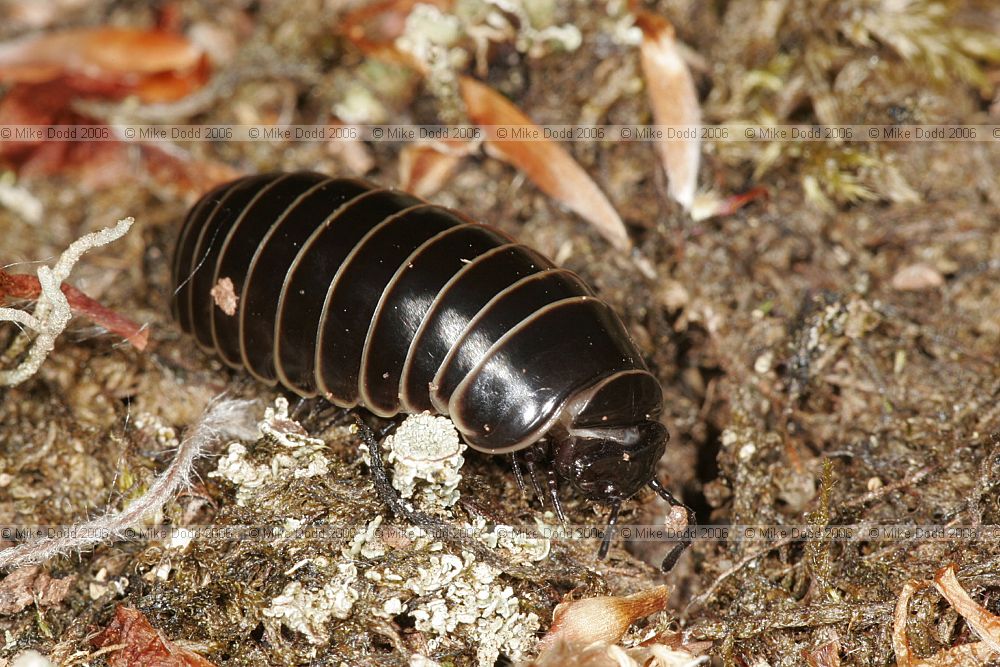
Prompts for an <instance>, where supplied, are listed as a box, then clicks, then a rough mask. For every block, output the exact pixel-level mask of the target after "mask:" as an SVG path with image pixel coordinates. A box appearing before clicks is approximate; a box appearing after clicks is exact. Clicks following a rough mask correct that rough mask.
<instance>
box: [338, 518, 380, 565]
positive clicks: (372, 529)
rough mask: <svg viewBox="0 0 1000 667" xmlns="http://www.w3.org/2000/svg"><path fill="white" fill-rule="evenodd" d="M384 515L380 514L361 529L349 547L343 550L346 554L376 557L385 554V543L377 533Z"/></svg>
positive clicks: (369, 557) (348, 555) (349, 555)
mask: <svg viewBox="0 0 1000 667" xmlns="http://www.w3.org/2000/svg"><path fill="white" fill-rule="evenodd" d="M382 520H383V517H382V515H381V514H379V515H378V516H377V517H375V518H374V519H372V520H371V521H369V522H368V525H367V526H365V529H364V530H362V531H359V532H358V533H357V534H356V535H355V536H354V538H353V539H352V540H351V544H350V546H349V547H347V548H345V549H344V550H343V552H344V556H347V557H357V556H361V557H362V558H368V559H374V558H379V557H381V556H384V555H385V545H384V544H383V543H382V540H380V539H379V538H378V535H377V534H376V533H377V531H378V528H379V526H381V525H382Z"/></svg>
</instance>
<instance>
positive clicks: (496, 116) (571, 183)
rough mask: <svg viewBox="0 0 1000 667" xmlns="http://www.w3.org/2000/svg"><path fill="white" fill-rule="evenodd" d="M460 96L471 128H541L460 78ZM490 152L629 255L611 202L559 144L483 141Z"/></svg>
mask: <svg viewBox="0 0 1000 667" xmlns="http://www.w3.org/2000/svg"><path fill="white" fill-rule="evenodd" d="M459 90H460V92H461V94H462V99H463V100H465V106H466V110H467V111H468V114H469V118H470V119H471V120H472V122H473V123H475V124H477V125H480V126H483V125H508V126H509V125H522V126H529V127H532V128H536V129H538V130H539V135H540V134H541V130H540V128H538V126H537V125H535V124H534V123H533V122H532V121H531V119H530V118H528V117H527V116H526V115H525V114H524V113H523V112H522V111H521V110H520V109H518V108H517V107H516V106H514V105H513V104H512V103H511V102H510V101H509V100H507V98H505V97H504V96H503V95H501V94H500V93H498V92H496V91H495V90H493V89H492V88H490V87H489V86H487V85H486V84H483V83H480V82H479V81H476V80H475V79H472V78H469V77H462V78H461V79H460V81H459ZM485 143H486V147H487V149H488V152H489V153H490V154H491V155H493V156H495V157H497V158H499V159H501V160H503V161H504V162H507V163H509V164H511V165H513V166H514V167H516V168H518V169H520V170H521V171H523V172H524V173H525V175H527V177H528V178H529V179H531V181H532V182H533V183H534V184H535V185H537V186H538V189H540V190H541V191H542V192H544V193H545V194H547V195H549V196H550V197H552V198H553V199H555V200H557V201H559V202H562V203H563V204H565V205H566V206H567V207H568V208H570V209H571V210H572V211H574V212H576V213H577V214H578V215H580V217H582V218H584V219H585V220H587V221H588V222H589V223H591V224H592V225H594V227H596V228H597V231H598V232H600V233H601V235H602V236H603V237H604V238H606V239H607V240H608V241H609V242H610V243H611V244H612V245H613V246H614V247H615V248H618V249H619V250H623V251H627V250H628V249H629V248H631V246H632V243H631V241H630V240H629V237H628V232H627V231H626V230H625V224H624V223H623V222H622V219H621V217H620V216H619V215H618V212H617V211H615V209H614V207H613V206H612V205H611V202H609V201H608V198H607V197H605V196H604V193H603V192H601V189H600V188H598V187H597V184H596V183H594V181H593V180H592V179H591V178H590V176H588V175H587V172H586V171H584V170H583V167H581V166H580V165H579V164H578V163H577V162H576V160H574V159H573V158H572V157H571V156H570V154H569V153H568V152H566V150H565V149H563V148H562V146H560V145H559V144H557V143H555V142H554V141H551V140H548V139H540V140H532V141H518V140H510V139H507V140H503V141H499V140H498V141H493V140H491V139H486V142H485Z"/></svg>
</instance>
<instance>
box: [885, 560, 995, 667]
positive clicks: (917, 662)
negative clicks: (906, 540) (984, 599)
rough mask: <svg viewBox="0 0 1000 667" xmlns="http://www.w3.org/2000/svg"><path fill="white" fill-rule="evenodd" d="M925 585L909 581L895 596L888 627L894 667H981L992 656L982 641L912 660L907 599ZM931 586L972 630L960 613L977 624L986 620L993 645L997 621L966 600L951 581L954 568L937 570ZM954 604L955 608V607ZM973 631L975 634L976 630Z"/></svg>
mask: <svg viewBox="0 0 1000 667" xmlns="http://www.w3.org/2000/svg"><path fill="white" fill-rule="evenodd" d="M928 585H929V582H926V581H912V580H911V581H908V582H906V584H905V585H904V586H903V590H902V591H900V593H899V599H898V600H897V601H896V610H895V612H894V613H893V624H892V650H893V652H894V653H895V654H896V667H967V666H968V665H980V664H985V663H986V661H987V660H989V659H990V657H991V656H993V655H995V653H996V651H995V650H994V649H993V647H992V646H991V645H990V643H989V642H986V641H980V642H971V643H968V644H962V645H961V646H955V647H952V648H949V649H944V650H941V651H938V652H937V653H935V654H934V655H933V656H931V657H929V658H923V659H921V658H916V657H914V656H913V654H912V652H911V651H910V640H909V637H908V636H907V633H906V621H907V619H908V617H909V613H910V598H912V597H913V594H914V593H915V592H916V591H918V590H920V589H922V588H926V587H927V586H928ZM934 585H935V586H936V587H937V589H938V590H939V591H940V592H941V594H942V595H944V597H945V598H946V599H947V600H948V601H949V602H950V603H951V604H952V606H953V607H955V610H956V611H958V612H959V613H960V614H962V616H963V617H965V619H966V621H968V622H969V625H971V626H972V627H973V628H976V626H975V625H973V623H972V621H971V620H969V617H968V616H965V613H963V611H962V610H963V609H965V610H966V611H968V612H969V613H970V614H971V615H972V616H973V617H978V620H977V622H980V621H982V620H987V625H988V626H992V630H991V631H992V632H993V633H994V634H993V635H992V638H993V640H994V641H995V638H996V636H997V635H996V634H995V633H996V627H995V624H996V622H997V617H996V616H993V615H992V614H990V613H989V612H987V611H986V610H985V609H983V608H982V607H980V606H979V605H978V604H976V603H975V602H974V601H973V600H972V599H971V598H969V596H968V593H966V592H965V590H964V589H963V588H962V587H961V585H960V584H959V583H958V580H957V579H956V578H955V570H954V566H949V567H947V568H944V569H942V570H940V571H939V572H938V573H937V575H936V576H935V582H934ZM956 601H957V602H958V603H959V604H955V603H956ZM984 614H985V616H986V617H988V618H987V619H983V618H981V617H982V616H983V615H984ZM976 630H977V631H979V629H978V628H976ZM980 635H981V636H984V637H985V636H987V634H986V633H983V632H980Z"/></svg>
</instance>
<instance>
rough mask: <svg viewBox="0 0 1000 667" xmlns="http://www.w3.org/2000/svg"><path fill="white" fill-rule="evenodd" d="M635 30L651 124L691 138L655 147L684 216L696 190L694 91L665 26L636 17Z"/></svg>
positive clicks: (698, 120)
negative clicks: (638, 33) (673, 128)
mask: <svg viewBox="0 0 1000 667" xmlns="http://www.w3.org/2000/svg"><path fill="white" fill-rule="evenodd" d="M636 24H637V25H638V26H639V27H640V28H641V29H642V46H641V48H640V54H641V62H642V72H643V75H644V77H645V79H646V91H647V92H648V95H649V104H650V107H651V108H652V110H653V119H654V120H655V121H656V124H657V125H671V126H684V129H685V130H688V131H690V132H692V133H693V136H692V137H688V138H682V139H669V138H664V139H661V140H660V141H659V142H658V143H657V144H656V148H657V150H658V151H659V153H660V160H661V161H662V163H663V169H664V171H666V173H667V178H668V179H669V184H668V192H669V193H670V196H671V197H673V198H674V200H676V201H677V202H678V203H679V204H680V205H681V206H683V207H684V210H686V211H690V210H691V208H692V206H693V205H694V196H695V192H696V191H697V189H698V165H699V164H700V162H701V139H700V134H701V105H700V104H699V103H698V91H697V90H695V87H694V79H693V78H692V77H691V70H689V69H688V66H687V63H685V62H684V57H683V53H682V51H681V49H680V48H679V47H678V44H677V39H676V36H675V33H674V27H673V26H672V25H671V24H670V22H669V21H667V20H666V19H665V18H663V17H662V16H657V15H656V14H651V13H649V12H645V11H638V12H637V13H636Z"/></svg>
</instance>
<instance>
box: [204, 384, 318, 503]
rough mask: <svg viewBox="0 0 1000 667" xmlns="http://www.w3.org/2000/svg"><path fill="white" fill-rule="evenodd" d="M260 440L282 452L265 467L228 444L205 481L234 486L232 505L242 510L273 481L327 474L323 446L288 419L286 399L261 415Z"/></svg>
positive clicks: (236, 444) (238, 446) (241, 448)
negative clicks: (210, 479) (222, 481)
mask: <svg viewBox="0 0 1000 667" xmlns="http://www.w3.org/2000/svg"><path fill="white" fill-rule="evenodd" d="M257 429H258V431H259V432H260V435H261V437H265V438H270V439H272V440H273V441H275V442H277V443H278V444H279V445H281V447H282V448H283V449H282V450H281V451H279V452H278V453H277V454H275V455H274V456H272V457H271V459H270V460H268V461H267V462H265V463H256V462H254V461H252V460H251V459H250V458H249V450H248V449H247V447H246V446H245V445H243V444H242V443H239V442H233V443H230V444H229V447H228V448H227V451H226V454H225V455H223V456H221V457H219V462H218V464H217V465H216V468H215V470H213V471H211V472H210V473H208V476H209V477H217V478H221V479H225V480H226V481H228V482H230V483H231V484H234V485H235V486H236V503H237V504H238V505H240V506H241V507H242V506H245V505H246V504H247V502H249V501H250V499H252V498H253V497H255V496H256V495H257V494H258V493H260V491H261V490H262V489H264V488H265V487H267V486H268V485H269V484H270V483H272V482H274V481H275V480H280V479H286V478H287V477H288V476H291V477H293V478H298V479H302V478H309V477H316V476H318V475H325V474H327V473H328V472H329V469H330V466H329V464H330V462H329V460H328V459H327V457H326V455H325V454H324V453H323V450H324V449H325V448H326V443H324V442H323V441H322V440H320V439H318V438H311V437H309V436H308V435H307V434H306V431H305V429H303V428H302V426H301V425H300V424H299V423H298V422H295V421H292V420H291V419H290V418H289V417H288V399H286V398H284V397H283V396H279V397H278V398H276V399H275V401H274V407H268V408H267V409H265V411H264V419H262V420H261V421H260V422H259V423H258V424H257Z"/></svg>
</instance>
